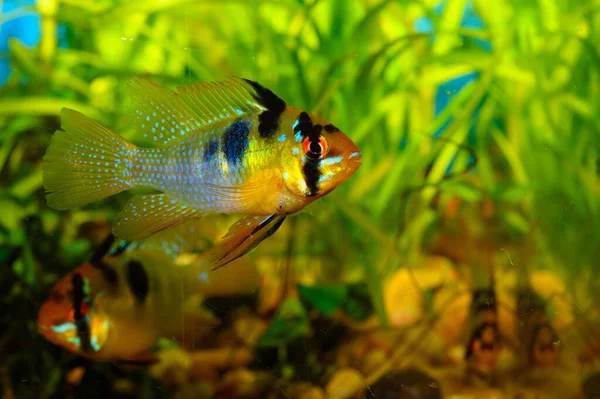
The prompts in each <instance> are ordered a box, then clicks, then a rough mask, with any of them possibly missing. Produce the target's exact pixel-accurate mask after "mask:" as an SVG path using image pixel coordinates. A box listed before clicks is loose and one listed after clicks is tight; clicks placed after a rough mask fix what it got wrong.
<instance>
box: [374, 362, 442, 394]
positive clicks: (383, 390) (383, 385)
mask: <svg viewBox="0 0 600 399" xmlns="http://www.w3.org/2000/svg"><path fill="white" fill-rule="evenodd" d="M442 397H443V396H442V390H441V388H440V386H439V384H438V382H437V381H436V380H435V379H433V378H432V377H430V376H429V375H427V374H425V373H423V372H421V371H419V370H415V369H405V370H396V371H391V372H389V373H388V374H386V375H384V376H383V377H382V378H380V379H379V380H378V381H377V382H376V383H375V384H373V386H372V387H371V388H370V389H369V390H367V391H366V392H365V396H364V398H365V399H370V398H377V399H399V398H403V399H441V398H442Z"/></svg>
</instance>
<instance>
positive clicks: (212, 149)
mask: <svg viewBox="0 0 600 399" xmlns="http://www.w3.org/2000/svg"><path fill="white" fill-rule="evenodd" d="M218 151H219V141H218V140H217V139H210V140H209V141H208V142H207V143H206V146H205V147H204V149H203V150H202V160H203V161H204V162H210V160H211V159H213V157H214V156H215V154H216V153H217V152H218Z"/></svg>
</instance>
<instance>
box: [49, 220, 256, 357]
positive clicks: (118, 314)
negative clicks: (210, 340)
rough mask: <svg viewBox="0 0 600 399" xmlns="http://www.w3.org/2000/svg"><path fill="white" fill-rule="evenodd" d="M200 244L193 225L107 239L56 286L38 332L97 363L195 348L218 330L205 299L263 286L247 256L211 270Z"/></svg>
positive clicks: (248, 292) (56, 343) (243, 292)
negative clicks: (166, 347) (167, 345)
mask: <svg viewBox="0 0 600 399" xmlns="http://www.w3.org/2000/svg"><path fill="white" fill-rule="evenodd" d="M191 225H192V226H191V227H196V226H194V224H193V223H192V224H191ZM184 229H185V231H184ZM201 241H202V238H201V237H200V234H198V233H197V230H196V231H193V229H191V228H190V226H189V225H183V226H180V227H178V228H174V229H171V230H167V231H165V232H161V233H157V234H156V235H154V236H153V237H150V238H147V239H145V240H140V241H138V242H133V241H125V240H118V239H116V238H115V237H114V236H111V237H109V239H107V240H106V241H105V242H104V244H103V245H101V246H100V248H99V249H98V251H96V253H95V254H94V255H93V256H92V257H91V259H90V260H89V262H86V263H84V264H83V265H81V266H79V267H77V268H76V269H74V270H73V271H71V272H70V273H68V274H67V275H65V276H64V277H62V278H61V279H60V280H59V281H58V282H57V283H56V284H55V285H54V287H53V288H52V289H51V291H50V294H49V296H48V298H47V299H46V300H45V301H44V302H43V304H42V305H41V307H40V310H39V312H38V318H37V328H38V331H39V333H40V334H41V335H42V336H43V337H44V338H45V339H47V340H48V341H50V342H51V343H53V344H55V345H58V346H60V347H62V348H64V349H66V350H68V351H70V352H72V353H75V354H78V355H81V356H83V357H86V358H88V359H91V360H94V361H99V362H133V363H152V362H155V361H156V360H157V357H156V353H157V347H158V345H159V343H160V342H161V340H162V339H170V340H175V341H177V342H179V343H180V344H181V345H183V346H184V347H185V346H186V342H187V346H188V347H189V345H190V344H192V345H193V343H194V342H196V340H197V339H198V337H201V336H203V335H204V334H205V333H207V332H208V331H210V330H211V329H212V328H214V327H216V326H217V325H218V321H217V319H216V318H215V317H214V316H213V314H212V313H211V312H210V309H208V308H207V307H205V306H202V303H203V302H202V301H203V300H204V299H206V298H214V297H222V296H234V295H242V294H251V293H253V292H255V291H256V290H257V289H258V287H259V285H260V281H261V279H260V274H259V272H258V270H257V267H256V265H255V264H254V263H253V262H249V261H246V260H245V259H241V260H239V261H238V262H236V263H235V264H234V265H235V267H233V268H226V269H221V270H218V271H216V272H210V269H211V267H212V266H211V264H210V263H209V262H207V261H206V260H205V259H204V258H203V257H202V256H201V252H202V249H203V248H204V247H206V246H207V245H208V244H202V243H201ZM198 243H201V244H202V245H199V244H198ZM194 245H196V246H197V248H194ZM196 250H197V251H196Z"/></svg>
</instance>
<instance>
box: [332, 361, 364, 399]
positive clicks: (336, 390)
mask: <svg viewBox="0 0 600 399" xmlns="http://www.w3.org/2000/svg"><path fill="white" fill-rule="evenodd" d="M365 387H366V384H365V381H364V377H363V376H362V375H361V374H360V373H359V372H358V371H356V370H355V369H351V368H345V369H341V370H338V371H337V372H336V373H335V374H334V375H333V377H331V379H330V380H329V383H327V386H326V387H325V391H326V392H327V398H329V399H348V398H352V397H354V396H355V395H356V394H357V393H358V392H360V391H362V390H363V389H364V388H365Z"/></svg>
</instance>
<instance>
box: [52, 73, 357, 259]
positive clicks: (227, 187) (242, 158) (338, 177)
mask: <svg viewBox="0 0 600 399" xmlns="http://www.w3.org/2000/svg"><path fill="white" fill-rule="evenodd" d="M130 88H131V111H132V113H133V116H134V121H135V124H136V129H137V131H138V132H139V134H140V135H142V136H143V137H142V136H140V138H141V139H143V140H144V141H146V142H148V143H150V144H152V146H151V147H147V146H141V147H138V146H135V145H134V144H132V143H130V142H128V141H126V140H125V139H123V138H122V137H120V136H119V135H117V134H116V133H115V132H114V131H112V130H110V129H108V128H106V127H103V126H101V125H99V124H98V123H96V122H94V121H93V120H91V119H90V118H88V117H86V116H84V115H82V114H80V113H78V112H76V111H72V110H67V109H64V110H63V111H62V112H61V118H62V124H61V127H62V130H59V131H56V132H55V134H54V136H53V137H52V140H51V143H50V146H49V147H48V150H47V151H46V155H45V156H44V166H43V180H44V187H45V189H46V192H47V200H48V204H49V205H50V206H51V207H53V208H56V209H72V208H76V207H79V206H82V205H85V204H88V203H90V202H94V201H98V200H100V199H103V198H105V197H108V196H111V195H114V194H117V193H119V192H122V191H126V190H129V189H131V188H137V187H143V188H152V189H155V190H157V191H159V192H160V193H158V194H150V195H138V196H134V197H132V198H131V199H130V200H129V202H128V203H127V204H126V205H125V206H124V207H123V209H122V210H121V212H120V213H119V214H118V215H117V217H116V220H115V225H114V229H113V232H114V234H115V235H116V236H118V237H120V238H123V239H129V240H137V239H142V238H144V237H148V236H150V235H153V234H155V233H157V232H159V231H162V230H165V229H169V228H172V227H174V226H177V225H179V224H182V223H186V222H189V221H191V220H195V219H199V218H202V217H204V216H207V215H211V214H236V215H244V216H248V215H250V216H259V217H263V216H265V217H266V216H271V215H277V216H278V218H276V219H272V220H283V219H281V218H284V217H285V216H287V215H290V214H293V213H295V212H298V211H299V210H301V209H302V208H304V207H305V206H307V205H308V204H310V203H312V202H313V201H315V200H317V199H318V198H320V197H322V196H324V195H327V194H328V193H330V192H331V191H332V190H333V189H335V188H336V187H337V186H339V185H340V184H341V183H343V182H344V181H346V180H347V179H348V178H349V177H350V176H351V175H352V174H353V173H354V172H355V171H356V169H357V168H358V167H359V166H360V161H359V159H360V156H361V154H360V151H359V150H358V147H357V146H356V145H355V144H354V143H353V142H352V140H350V138H349V137H348V136H346V135H345V134H344V133H343V132H341V131H340V129H338V128H337V127H335V126H334V125H333V124H331V123H329V122H328V121H326V120H324V119H322V118H320V117H318V116H316V115H312V114H309V113H308V112H306V111H303V110H301V109H298V108H294V107H292V106H289V105H287V104H286V102H285V101H284V100H282V99H281V98H279V97H278V96H277V95H275V94H274V93H273V92H272V91H271V90H269V89H267V88H265V87H263V86H261V85H260V84H259V83H257V82H253V81H250V80H245V79H238V78H234V79H231V80H230V81H228V82H213V83H198V84H193V85H188V86H184V87H182V88H178V89H177V91H175V92H172V91H169V90H167V89H165V88H162V87H161V86H159V85H156V84H154V83H151V82H149V81H146V80H143V79H134V80H133V81H132V83H131V84H130ZM238 233H239V234H246V233H248V231H242V230H240V231H238ZM242 238H243V237H240V239H238V240H234V241H232V242H229V244H227V245H225V246H223V247H222V248H221V249H222V250H224V251H231V252H229V253H230V254H232V256H233V254H235V253H238V254H239V253H242V254H243V253H245V252H247V250H249V248H252V247H253V243H252V242H246V241H245V240H244V239H242ZM253 239H254V240H256V239H258V238H253ZM233 242H235V243H238V244H236V245H239V246H241V247H236V245H234V244H232V243H233ZM225 248H227V249H225ZM236 248H237V249H236ZM217 258H219V259H229V258H230V257H228V256H227V253H221V254H219V255H218V256H217Z"/></svg>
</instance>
